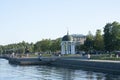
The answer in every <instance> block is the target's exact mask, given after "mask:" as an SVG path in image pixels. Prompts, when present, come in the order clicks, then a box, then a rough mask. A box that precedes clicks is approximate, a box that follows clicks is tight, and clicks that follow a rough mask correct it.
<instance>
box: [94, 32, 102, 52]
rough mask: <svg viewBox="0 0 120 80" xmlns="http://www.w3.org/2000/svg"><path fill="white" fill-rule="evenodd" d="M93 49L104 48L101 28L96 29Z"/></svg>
mask: <svg viewBox="0 0 120 80" xmlns="http://www.w3.org/2000/svg"><path fill="white" fill-rule="evenodd" d="M94 49H95V50H98V51H99V50H103V49H104V41H103V36H102V34H101V30H97V31H96V35H95V37H94Z"/></svg>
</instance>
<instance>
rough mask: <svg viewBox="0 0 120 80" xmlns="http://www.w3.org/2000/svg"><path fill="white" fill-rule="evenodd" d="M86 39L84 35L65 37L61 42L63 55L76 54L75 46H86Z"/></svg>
mask: <svg viewBox="0 0 120 80" xmlns="http://www.w3.org/2000/svg"><path fill="white" fill-rule="evenodd" d="M85 40H86V37H85V36H84V35H76V34H74V35H69V33H67V35H65V36H64V37H63V38H62V42H61V54H75V53H76V51H75V46H76V45H80V44H84V41H85Z"/></svg>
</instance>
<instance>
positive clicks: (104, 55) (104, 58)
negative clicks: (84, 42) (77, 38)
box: [91, 54, 120, 61]
mask: <svg viewBox="0 0 120 80" xmlns="http://www.w3.org/2000/svg"><path fill="white" fill-rule="evenodd" d="M91 59H97V60H116V61H120V57H118V58H117V57H116V56H115V55H114V54H112V56H111V55H110V54H101V55H91Z"/></svg>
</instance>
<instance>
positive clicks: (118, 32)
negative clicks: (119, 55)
mask: <svg viewBox="0 0 120 80" xmlns="http://www.w3.org/2000/svg"><path fill="white" fill-rule="evenodd" d="M104 44H105V50H107V51H114V50H120V23H118V22H116V21H114V22H113V23H107V24H106V25H105V28H104Z"/></svg>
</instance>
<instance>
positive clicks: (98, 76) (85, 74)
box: [0, 59, 120, 80]
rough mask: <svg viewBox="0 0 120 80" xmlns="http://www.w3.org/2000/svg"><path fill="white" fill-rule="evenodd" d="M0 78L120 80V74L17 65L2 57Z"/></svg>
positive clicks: (19, 79) (9, 79) (5, 79)
mask: <svg viewBox="0 0 120 80" xmlns="http://www.w3.org/2000/svg"><path fill="white" fill-rule="evenodd" d="M0 80H120V75H112V74H104V73H98V72H92V71H84V70H75V69H67V68H59V67H51V66H17V65H10V64H8V61H7V60H4V59H0Z"/></svg>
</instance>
